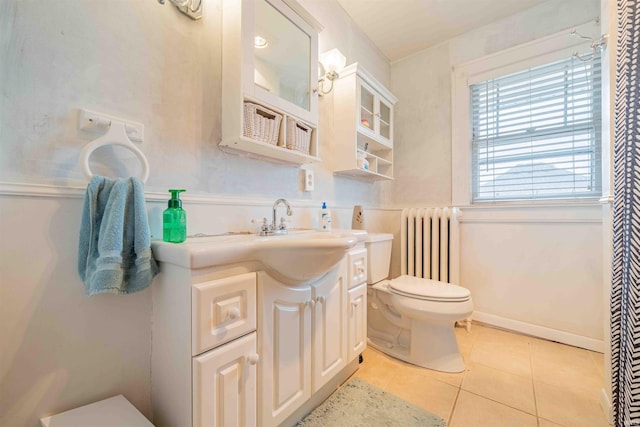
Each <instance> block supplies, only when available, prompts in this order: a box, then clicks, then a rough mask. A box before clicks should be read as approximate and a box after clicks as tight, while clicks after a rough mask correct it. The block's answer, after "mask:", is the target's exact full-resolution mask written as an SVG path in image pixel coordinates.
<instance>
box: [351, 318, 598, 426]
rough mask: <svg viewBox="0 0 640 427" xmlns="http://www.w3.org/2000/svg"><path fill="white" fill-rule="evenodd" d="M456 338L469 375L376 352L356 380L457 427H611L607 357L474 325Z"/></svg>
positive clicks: (366, 354)
mask: <svg viewBox="0 0 640 427" xmlns="http://www.w3.org/2000/svg"><path fill="white" fill-rule="evenodd" d="M456 334H457V336H458V344H459V346H460V350H461V352H462V355H463V358H464V360H465V363H466V365H467V366H466V370H465V372H461V373H459V374H447V373H442V372H437V371H432V370H429V369H424V368H420V367H417V366H414V365H411V364H408V363H405V362H402V361H399V360H396V359H393V358H391V357H389V356H387V355H385V354H384V353H382V352H380V351H378V350H375V349H374V348H372V347H369V348H368V349H367V350H366V351H365V352H364V355H363V356H364V362H363V364H362V365H361V366H360V369H359V370H358V371H357V372H356V374H355V376H357V377H360V378H362V379H363V380H365V381H368V382H369V383H371V384H373V385H376V386H378V387H379V388H382V389H383V390H386V391H388V392H390V393H393V394H395V395H397V396H400V397H402V398H403V399H405V400H408V401H410V402H412V403H413V404H415V405H418V406H421V407H423V408H425V409H426V410H428V411H430V412H432V413H434V414H437V415H439V416H441V417H442V418H444V419H445V420H446V422H447V426H450V427H467V426H469V427H484V426H490V427H507V426H514V427H526V426H532V427H554V426H564V427H573V426H576V427H588V426H608V424H607V422H606V419H605V416H604V413H603V411H602V409H601V408H600V403H599V396H600V390H601V389H602V387H603V375H604V359H603V355H602V354H600V353H595V352H592V351H588V350H583V349H580V348H576V347H570V346H567V345H563V344H558V343H554V342H550V341H545V340H541V339H537V338H533V337H528V336H524V335H519V334H516V333H511V332H507V331H502V330H499V329H494V328H490V327H486V326H481V325H478V324H475V323H474V324H473V326H472V330H471V332H470V333H467V332H466V330H465V329H463V328H456Z"/></svg>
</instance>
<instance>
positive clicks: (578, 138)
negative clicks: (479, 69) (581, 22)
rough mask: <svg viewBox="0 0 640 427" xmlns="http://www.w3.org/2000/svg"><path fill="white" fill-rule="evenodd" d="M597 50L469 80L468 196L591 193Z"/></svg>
mask: <svg viewBox="0 0 640 427" xmlns="http://www.w3.org/2000/svg"><path fill="white" fill-rule="evenodd" d="M600 76H601V72H600V57H596V58H595V59H594V60H592V61H588V62H582V61H580V60H578V59H576V58H574V57H572V58H570V59H566V60H562V61H558V62H554V63H551V64H547V65H544V66H540V67H536V68H531V69H529V70H526V71H522V72H518V73H515V74H511V75H507V76H502V77H499V78H495V79H491V80H487V81H484V82H481V83H477V84H473V85H471V86H470V91H471V93H470V95H471V125H472V150H473V153H472V162H473V164H472V188H473V196H472V199H473V201H495V200H522V199H552V198H563V199H564V198H577V197H597V196H600V195H601V193H602V189H601V177H600V174H601V172H600V164H601V154H600V151H601V150H600V147H601V142H600V141H601V138H600V130H601V129H600V128H601V120H600V91H601V89H600V86H601V83H600V82H601V77H600Z"/></svg>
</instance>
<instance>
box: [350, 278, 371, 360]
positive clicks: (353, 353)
mask: <svg viewBox="0 0 640 427" xmlns="http://www.w3.org/2000/svg"><path fill="white" fill-rule="evenodd" d="M348 310H349V320H348V322H349V343H348V346H349V354H348V360H349V361H351V360H353V359H354V358H356V357H357V356H358V355H359V354H360V353H362V352H363V351H364V350H365V349H366V348H367V285H366V284H363V285H360V286H357V287H355V288H353V289H350V290H349V309H348Z"/></svg>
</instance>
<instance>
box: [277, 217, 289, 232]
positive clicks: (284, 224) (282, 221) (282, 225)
mask: <svg viewBox="0 0 640 427" xmlns="http://www.w3.org/2000/svg"><path fill="white" fill-rule="evenodd" d="M286 229H287V221H285V219H284V217H281V218H280V225H279V226H278V230H286Z"/></svg>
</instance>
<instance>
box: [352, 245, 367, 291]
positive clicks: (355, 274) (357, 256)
mask: <svg viewBox="0 0 640 427" xmlns="http://www.w3.org/2000/svg"><path fill="white" fill-rule="evenodd" d="M348 276H349V289H351V288H353V287H354V286H358V285H360V284H362V283H366V282H367V250H366V249H355V250H353V251H351V252H349V273H348Z"/></svg>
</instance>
